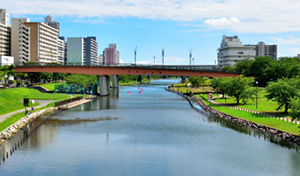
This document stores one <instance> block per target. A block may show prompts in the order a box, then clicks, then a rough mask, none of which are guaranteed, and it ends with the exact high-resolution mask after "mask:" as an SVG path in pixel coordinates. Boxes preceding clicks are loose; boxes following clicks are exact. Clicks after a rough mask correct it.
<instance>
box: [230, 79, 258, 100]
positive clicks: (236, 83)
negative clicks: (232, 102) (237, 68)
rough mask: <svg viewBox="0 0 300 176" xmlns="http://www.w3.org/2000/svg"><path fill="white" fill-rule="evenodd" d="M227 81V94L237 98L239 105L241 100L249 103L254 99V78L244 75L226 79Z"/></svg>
mask: <svg viewBox="0 0 300 176" xmlns="http://www.w3.org/2000/svg"><path fill="white" fill-rule="evenodd" d="M226 79H227V84H228V86H227V88H226V93H227V94H228V95H229V96H233V97H235V98H236V102H237V104H239V103H240V100H242V101H243V103H245V104H246V103H247V100H248V99H249V98H250V99H253V97H254V95H255V89H254V87H252V85H253V82H254V78H253V77H244V76H243V75H241V76H238V77H235V78H232V77H230V78H226Z"/></svg>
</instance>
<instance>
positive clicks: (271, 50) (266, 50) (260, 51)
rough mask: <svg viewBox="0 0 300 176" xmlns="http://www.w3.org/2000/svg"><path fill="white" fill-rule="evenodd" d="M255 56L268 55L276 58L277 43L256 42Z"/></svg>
mask: <svg viewBox="0 0 300 176" xmlns="http://www.w3.org/2000/svg"><path fill="white" fill-rule="evenodd" d="M255 49H256V56H257V57H258V56H270V57H272V58H273V59H274V60H276V59H277V45H266V44H265V43H264V42H258V44H257V45H256V47H255Z"/></svg>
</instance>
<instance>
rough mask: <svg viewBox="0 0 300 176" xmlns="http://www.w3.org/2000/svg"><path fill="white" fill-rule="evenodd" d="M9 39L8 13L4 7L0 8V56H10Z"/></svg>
mask: <svg viewBox="0 0 300 176" xmlns="http://www.w3.org/2000/svg"><path fill="white" fill-rule="evenodd" d="M10 40H11V28H10V26H9V14H8V11H7V10H6V9H0V56H10V52H11V50H10Z"/></svg>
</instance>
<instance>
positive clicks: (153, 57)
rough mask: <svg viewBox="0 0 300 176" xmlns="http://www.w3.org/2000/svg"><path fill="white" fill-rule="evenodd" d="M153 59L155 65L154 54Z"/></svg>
mask: <svg viewBox="0 0 300 176" xmlns="http://www.w3.org/2000/svg"><path fill="white" fill-rule="evenodd" d="M153 60H154V65H155V56H154V57H153Z"/></svg>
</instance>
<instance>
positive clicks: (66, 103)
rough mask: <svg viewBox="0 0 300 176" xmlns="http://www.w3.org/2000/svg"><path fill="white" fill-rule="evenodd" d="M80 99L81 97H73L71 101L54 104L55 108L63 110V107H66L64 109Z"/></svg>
mask: <svg viewBox="0 0 300 176" xmlns="http://www.w3.org/2000/svg"><path fill="white" fill-rule="evenodd" d="M82 99H83V96H81V97H75V98H71V99H67V100H63V101H60V102H56V103H55V107H58V108H61V109H63V107H64V105H67V107H66V108H68V104H69V103H72V102H74V101H78V100H82Z"/></svg>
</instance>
